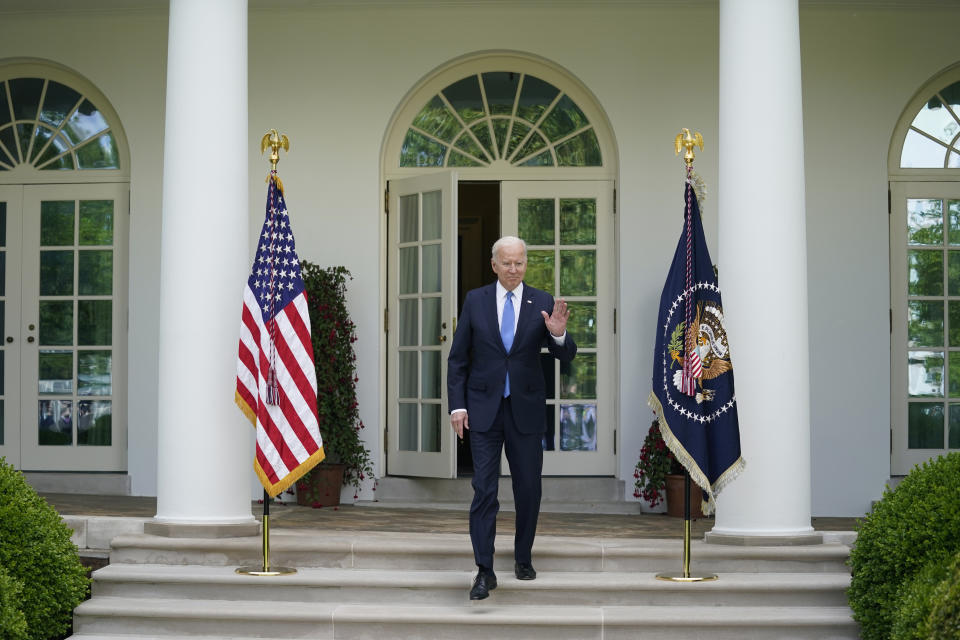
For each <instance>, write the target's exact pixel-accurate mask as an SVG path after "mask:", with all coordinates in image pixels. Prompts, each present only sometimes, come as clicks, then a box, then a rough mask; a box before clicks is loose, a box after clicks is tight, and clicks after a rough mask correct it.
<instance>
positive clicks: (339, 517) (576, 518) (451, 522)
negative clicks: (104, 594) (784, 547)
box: [41, 493, 857, 539]
mask: <svg viewBox="0 0 960 640" xmlns="http://www.w3.org/2000/svg"><path fill="white" fill-rule="evenodd" d="M41 495H42V496H43V497H44V498H45V499H46V500H47V502H49V503H50V504H52V505H53V507H54V508H55V509H56V510H57V511H58V512H59V513H60V514H61V515H87V516H128V517H140V518H152V517H153V516H154V515H156V512H157V500H156V498H152V497H140V496H100V495H81V494H66V493H43V494H41ZM251 509H252V512H253V514H254V516H256V517H257V518H258V519H259V518H260V516H261V514H262V511H263V506H262V505H261V504H258V503H257V502H254V503H253V504H252V507H251ZM856 521H857V519H856V518H813V521H812V524H813V527H814V529H816V530H818V531H854V530H855V529H856ZM270 525H271V529H272V530H275V531H276V530H281V531H282V530H283V529H288V528H289V529H318V530H334V531H391V532H408V533H468V523H467V510H466V508H464V509H463V510H456V509H430V508H416V509H413V508H405V507H404V508H398V507H390V506H383V505H382V504H381V505H377V504H371V503H366V504H364V505H353V504H346V505H341V506H339V507H325V508H322V509H312V508H310V507H300V506H297V505H289V504H273V505H271V508H270ZM712 528H713V518H712V517H707V518H702V519H700V520H694V521H693V523H692V527H691V536H692V537H693V539H702V538H703V535H704V533H706V532H707V531H709V530H710V529H712ZM513 530H514V529H513V513H512V512H501V513H500V515H499V516H498V517H497V532H498V533H501V534H510V533H513ZM537 533H538V534H539V535H547V536H582V537H595V538H682V537H683V520H682V519H681V518H673V517H670V516H667V515H664V514H650V513H635V514H628V515H623V514H616V515H612V514H599V513H541V514H540V520H539V524H538V526H537Z"/></svg>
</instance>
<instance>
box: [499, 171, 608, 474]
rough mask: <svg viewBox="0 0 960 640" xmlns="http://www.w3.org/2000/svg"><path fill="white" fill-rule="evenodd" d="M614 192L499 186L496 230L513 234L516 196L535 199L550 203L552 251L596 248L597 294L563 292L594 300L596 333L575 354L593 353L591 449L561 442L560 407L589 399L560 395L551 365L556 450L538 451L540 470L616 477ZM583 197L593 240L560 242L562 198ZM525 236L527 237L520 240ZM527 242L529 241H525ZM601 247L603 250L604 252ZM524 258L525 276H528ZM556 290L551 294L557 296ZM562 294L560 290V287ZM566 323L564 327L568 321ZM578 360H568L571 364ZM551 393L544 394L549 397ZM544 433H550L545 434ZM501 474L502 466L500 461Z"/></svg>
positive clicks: (562, 185) (531, 184) (602, 184)
mask: <svg viewBox="0 0 960 640" xmlns="http://www.w3.org/2000/svg"><path fill="white" fill-rule="evenodd" d="M613 190H614V183H613V182H612V181H609V180H590V181H583V180H581V181H558V180H537V181H507V180H505V181H503V182H501V186H500V198H501V206H500V210H501V231H502V235H518V203H519V201H520V199H525V198H535V199H548V200H553V201H554V206H555V210H554V215H555V219H556V221H557V222H556V224H555V226H554V231H555V243H556V247H557V249H556V250H555V251H556V252H557V254H558V255H559V251H560V247H561V246H562V247H563V248H566V249H588V250H589V249H593V250H595V251H596V267H597V272H596V286H597V289H596V295H595V296H562V297H564V298H565V299H566V300H567V301H568V302H577V301H585V302H586V301H589V302H592V301H596V303H597V308H596V327H595V331H596V336H597V342H596V345H594V346H585V345H578V350H577V358H580V360H581V362H582V361H583V360H584V358H585V357H589V356H590V354H595V355H596V357H597V362H598V364H597V372H596V384H597V390H598V394H597V397H596V398H595V399H594V402H595V407H596V415H595V416H594V419H595V425H596V426H595V429H596V432H595V446H596V449H595V450H576V449H572V450H567V451H564V450H563V447H562V442H561V436H562V426H563V421H562V416H561V409H562V408H563V407H573V406H578V405H584V402H586V405H585V406H588V407H589V405H590V404H593V403H591V402H590V401H583V400H581V401H578V400H577V399H572V398H564V396H563V390H562V384H561V374H560V366H559V364H558V363H557V362H554V363H553V366H554V371H555V376H554V378H555V380H554V390H553V399H549V400H547V403H548V405H553V406H555V407H556V409H555V410H554V420H553V422H554V440H555V443H554V444H555V448H554V449H553V450H546V451H544V452H543V474H544V475H564V476H577V475H579V476H615V475H616V471H617V470H616V459H617V454H616V452H617V442H616V440H617V437H618V434H617V423H618V420H617V411H616V406H615V401H614V399H615V395H614V386H615V385H616V352H615V348H614V334H613V314H614V306H615V303H614V300H615V296H616V286H615V282H616V277H615V275H614V272H615V270H616V263H615V261H614V258H613V256H614V253H615V252H614V250H613V248H614V237H613V236H614V233H613V228H614V220H613ZM571 198H577V199H579V198H587V199H591V198H592V199H595V200H596V234H597V235H596V242H595V243H594V244H592V245H561V244H560V224H559V216H560V212H559V202H560V201H561V200H562V199H571ZM525 240H526V239H525ZM528 244H529V241H528ZM537 248H538V247H537V246H536V245H530V246H528V251H535V250H537ZM542 248H543V249H547V250H552V249H553V247H552V246H549V245H544V246H543V247H542ZM604 249H607V250H606V251H605V250H604ZM560 266H561V265H560V261H559V260H557V261H556V262H555V266H554V282H555V283H558V282H559V278H560ZM529 273H530V272H529V259H528V277H529ZM555 292H556V289H553V290H552V291H551V293H554V295H556V293H555ZM561 294H562V291H561ZM568 326H569V325H568ZM577 358H575V359H574V362H573V364H574V365H576V363H577ZM549 397H550V396H549V395H548V398H549ZM548 433H549V432H548ZM501 469H502V470H503V471H504V472H506V470H507V469H508V465H507V464H505V463H504V464H501Z"/></svg>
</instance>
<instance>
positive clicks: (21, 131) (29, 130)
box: [0, 78, 120, 171]
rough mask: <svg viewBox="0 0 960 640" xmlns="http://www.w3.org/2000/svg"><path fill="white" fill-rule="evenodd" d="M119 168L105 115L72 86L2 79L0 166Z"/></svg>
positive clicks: (2, 169) (3, 167)
mask: <svg viewBox="0 0 960 640" xmlns="http://www.w3.org/2000/svg"><path fill="white" fill-rule="evenodd" d="M20 164H29V165H32V166H34V167H36V168H37V169H41V170H63V169H67V170H69V169H117V168H119V166H120V154H119V153H118V151H117V143H116V140H115V139H114V136H113V135H112V134H111V132H110V125H109V123H108V122H107V119H106V117H105V116H104V115H103V114H102V113H101V112H100V110H99V109H97V107H96V105H94V104H93V103H92V102H90V100H88V99H87V98H85V97H84V96H83V95H82V94H80V93H79V92H77V91H76V90H74V89H71V88H70V87H68V86H66V85H63V84H60V83H59V82H54V81H53V80H47V79H43V78H16V79H12V80H5V81H2V82H0V171H8V170H10V169H13V168H14V167H15V166H17V165H20Z"/></svg>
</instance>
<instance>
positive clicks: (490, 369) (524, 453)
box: [447, 236, 577, 600]
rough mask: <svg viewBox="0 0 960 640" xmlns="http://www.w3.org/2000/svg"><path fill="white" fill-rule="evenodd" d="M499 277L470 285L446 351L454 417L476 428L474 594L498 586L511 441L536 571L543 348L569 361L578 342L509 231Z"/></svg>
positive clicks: (520, 528) (523, 539)
mask: <svg viewBox="0 0 960 640" xmlns="http://www.w3.org/2000/svg"><path fill="white" fill-rule="evenodd" d="M490 264H491V265H492V266H493V271H494V273H496V274H497V282H495V283H493V284H489V285H487V286H485V287H480V288H479V289H474V290H473V291H470V292H469V293H468V294H467V297H466V300H464V303H463V310H462V311H461V313H460V318H459V321H458V324H457V331H456V333H455V334H454V336H453V344H452V345H451V347H450V355H449V357H448V359H447V394H448V406H449V408H450V423H451V425H452V426H453V429H454V431H456V433H457V436H459V437H460V438H463V433H464V430H469V431H470V448H471V452H472V455H473V492H474V493H473V504H471V505H470V540H471V541H472V543H473V555H474V559H475V560H476V563H477V567H478V571H477V576H476V578H475V579H474V582H473V588H472V589H471V590H470V599H471V600H482V599H484V598H486V597H487V596H488V595H489V593H490V591H491V590H493V589H495V588H496V586H497V577H496V574H495V573H494V571H493V553H494V549H493V543H494V536H495V535H496V526H497V511H498V510H499V508H500V503H499V502H498V501H497V483H498V481H499V476H500V451H501V449H503V448H505V449H506V453H507V462H509V464H510V475H511V477H512V480H513V499H514V503H515V505H516V513H517V521H516V529H517V531H516V537H515V538H514V560H515V564H514V574H515V575H516V577H517V578H518V579H520V580H533V579H534V578H536V577H537V572H536V571H535V570H534V569H533V564H532V563H531V557H530V551H531V549H532V547H533V537H534V535H535V533H536V530H537V517H538V516H539V513H540V494H541V487H540V474H541V471H542V469H543V447H542V443H541V438H542V436H543V433H544V431H545V430H546V385H545V383H544V378H543V369H542V367H541V364H540V349H541V347H546V348H547V349H548V350H549V351H550V353H551V354H553V356H554V357H555V358H558V359H559V360H562V361H564V362H569V361H570V360H572V359H573V357H574V356H575V355H576V353H577V345H576V344H575V343H574V341H573V339H572V338H571V337H570V336H569V335H567V330H566V329H567V318H568V317H569V316H570V311H569V309H568V308H567V303H566V301H564V300H563V299H562V298H561V299H560V300H557V301H554V299H553V296H551V295H550V294H549V293H546V292H545V291H540V290H539V289H534V288H533V287H531V286H529V285H527V284H524V282H523V276H524V274H525V273H526V271H527V246H526V243H524V242H523V240H520V239H519V238H514V237H512V236H506V237H503V238H500V239H499V240H497V241H496V242H495V243H494V245H493V256H492V258H491V260H490Z"/></svg>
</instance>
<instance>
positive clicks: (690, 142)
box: [674, 127, 703, 166]
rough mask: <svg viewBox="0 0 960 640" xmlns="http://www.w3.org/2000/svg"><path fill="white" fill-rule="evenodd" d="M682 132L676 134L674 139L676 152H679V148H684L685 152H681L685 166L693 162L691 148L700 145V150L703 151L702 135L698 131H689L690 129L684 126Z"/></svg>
mask: <svg viewBox="0 0 960 640" xmlns="http://www.w3.org/2000/svg"><path fill="white" fill-rule="evenodd" d="M681 131H682V133H678V134H677V139H676V140H675V141H674V145H675V146H676V149H677V151H676V152H677V153H680V149H686V150H687V151H686V153H684V154H683V161H684V162H686V163H687V166H690V165H692V164H693V155H694V154H693V148H694V147H700V151H703V136H701V135H700V132H699V131H696V132H694V133H693V134H691V133H690V129H687V128H686V127H684V128H683V129H682V130H681Z"/></svg>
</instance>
